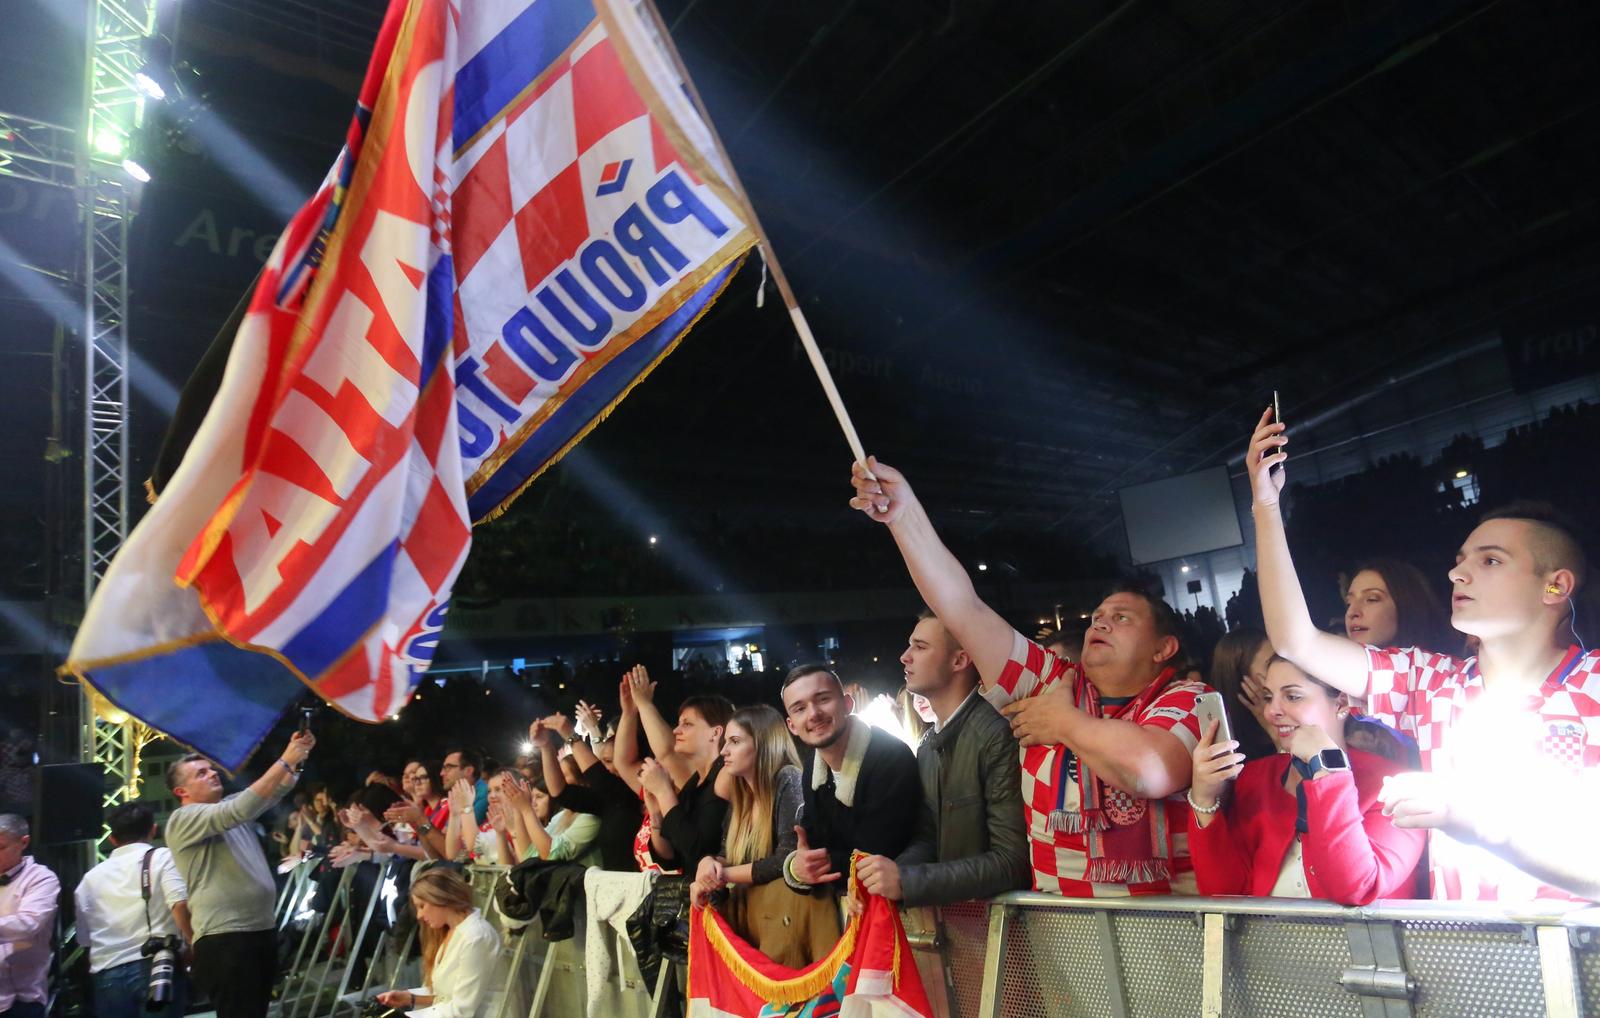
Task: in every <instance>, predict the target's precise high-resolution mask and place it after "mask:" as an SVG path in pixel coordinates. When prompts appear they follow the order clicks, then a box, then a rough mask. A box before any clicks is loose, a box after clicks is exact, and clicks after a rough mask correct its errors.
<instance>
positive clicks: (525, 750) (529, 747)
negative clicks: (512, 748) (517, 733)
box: [517, 742, 533, 756]
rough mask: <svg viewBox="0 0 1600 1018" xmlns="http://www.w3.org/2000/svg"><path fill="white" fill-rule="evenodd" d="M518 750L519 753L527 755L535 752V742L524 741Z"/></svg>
mask: <svg viewBox="0 0 1600 1018" xmlns="http://www.w3.org/2000/svg"><path fill="white" fill-rule="evenodd" d="M517 751H518V752H519V753H521V754H522V755H523V756H527V755H528V754H530V753H532V752H533V743H531V742H524V743H522V745H521V746H519V747H518V749H517Z"/></svg>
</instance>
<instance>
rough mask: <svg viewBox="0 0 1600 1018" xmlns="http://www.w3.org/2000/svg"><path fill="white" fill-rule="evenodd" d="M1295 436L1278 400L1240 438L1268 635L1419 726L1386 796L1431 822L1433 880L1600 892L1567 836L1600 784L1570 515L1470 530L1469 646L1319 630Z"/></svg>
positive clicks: (1451, 886)
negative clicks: (1414, 758) (1307, 574)
mask: <svg viewBox="0 0 1600 1018" xmlns="http://www.w3.org/2000/svg"><path fill="white" fill-rule="evenodd" d="M1287 442H1288V438H1287V437H1286V436H1285V435H1284V428H1283V425H1281V424H1279V423H1277V422H1275V421H1273V420H1272V411H1271V410H1270V409H1268V410H1267V411H1265V412H1264V413H1263V414H1262V415H1261V419H1260V421H1259V422H1258V423H1257V425H1256V431H1255V434H1254V435H1253V436H1252V437H1251V441H1250V447H1249V449H1248V450H1247V452H1246V462H1245V465H1246V469H1247V471H1248V473H1249V475H1250V484H1251V488H1252V493H1253V496H1254V509H1253V514H1254V516H1255V524H1256V559H1257V569H1258V570H1259V579H1260V587H1261V604H1262V610H1263V612H1264V614H1265V615H1266V623H1267V635H1268V637H1269V638H1270V639H1271V640H1272V646H1273V648H1274V649H1275V650H1276V651H1277V652H1278V654H1279V655H1281V656H1282V657H1284V658H1286V659H1288V660H1290V661H1293V662H1294V663H1295V664H1297V665H1299V666H1300V667H1302V668H1304V669H1306V670H1307V671H1308V672H1310V673H1312V674H1314V675H1316V677H1317V678H1319V679H1321V680H1323V681H1324V682H1326V683H1328V684H1329V685H1330V686H1334V687H1336V688H1338V689H1339V690H1341V691H1343V692H1345V693H1348V694H1350V695H1351V696H1358V697H1364V698H1365V699H1366V703H1367V711H1368V713H1369V715H1370V716H1372V717H1374V718H1376V719H1377V720H1379V721H1382V722H1384V723H1385V724H1388V725H1391V726H1393V727H1395V728H1398V729H1399V730H1401V731H1403V732H1405V733H1406V734H1407V735H1410V736H1412V737H1413V738H1415V739H1416V741H1417V748H1418V750H1419V751H1420V754H1421V758H1422V770H1421V771H1417V772H1412V773H1409V774H1400V775H1396V776H1394V777H1391V778H1389V779H1386V781H1385V787H1384V791H1383V793H1382V796H1381V799H1382V801H1383V802H1384V808H1385V812H1387V813H1389V814H1390V815H1391V816H1392V817H1393V818H1394V822H1395V825H1396V826H1397V827H1424V828H1430V829H1432V830H1433V834H1432V835H1431V836H1430V839H1429V845H1428V861H1429V876H1430V879H1431V884H1432V891H1433V896H1434V897H1435V898H1448V899H1458V898H1459V899H1478V900H1506V901H1526V900H1529V899H1536V898H1553V899H1572V898H1579V897H1593V896H1596V895H1597V894H1600V880H1596V879H1595V876H1594V865H1593V862H1592V861H1591V859H1590V858H1589V853H1588V852H1587V851H1581V850H1580V851H1574V842H1573V841H1572V840H1571V839H1570V838H1566V837H1561V836H1559V834H1561V833H1570V831H1571V828H1570V826H1569V825H1561V824H1560V819H1558V818H1566V817H1569V816H1582V815H1583V813H1584V809H1583V807H1585V806H1587V804H1588V802H1590V801H1592V800H1593V799H1594V797H1595V795H1596V793H1597V792H1600V650H1585V649H1584V647H1583V640H1582V637H1581V636H1580V635H1579V632H1578V613H1577V600H1576V599H1577V597H1578V595H1579V593H1580V592H1581V591H1582V590H1583V589H1584V586H1585V581H1586V580H1587V577H1588V567H1589V563H1588V557H1587V556H1586V555H1585V554H1584V549H1583V545H1582V543H1581V542H1580V541H1579V540H1578V537H1577V533H1576V529H1575V526H1574V525H1573V524H1572V523H1570V522H1569V521H1567V520H1565V519H1564V518H1563V517H1562V516H1561V515H1560V514H1559V513H1557V512H1555V510H1554V509H1553V508H1552V507H1550V506H1549V505H1546V504H1544V503H1537V502H1517V503H1513V504H1511V505H1509V506H1506V507H1504V508H1502V509H1500V510H1498V511H1495V512H1491V513H1488V514H1487V515H1485V516H1484V517H1483V519H1482V521H1481V522H1480V523H1479V524H1478V526H1477V527H1476V528H1474V529H1473V531H1472V533H1470V534H1468V535H1467V539H1466V540H1465V541H1464V542H1462V545H1461V548H1460V550H1459V551H1457V553H1456V564H1455V566H1454V567H1453V568H1452V569H1451V570H1450V573H1449V577H1450V585H1451V591H1452V597H1451V604H1450V624H1451V625H1452V626H1454V627H1455V628H1456V629H1457V630H1459V631H1461V632H1462V633H1465V634H1467V635H1469V636H1473V637H1476V638H1477V641H1478V653H1477V655H1476V656H1475V657H1466V658H1457V657H1452V656H1448V655H1445V654H1436V653H1433V652H1431V651H1429V650H1425V649H1421V648H1417V647H1405V648H1392V647H1391V648H1378V647H1363V646H1362V645H1361V644H1358V643H1356V642H1354V641H1352V640H1349V639H1346V638H1345V637H1343V636H1336V635H1334V634H1332V633H1326V632H1323V631H1321V630H1319V629H1318V628H1317V627H1316V625H1315V624H1314V623H1313V622H1312V621H1311V614H1310V612H1309V610H1308V609H1307V608H1306V601H1305V595H1304V594H1303V593H1302V592H1301V590H1300V580H1299V578H1298V577H1297V576H1296V575H1295V569H1294V561H1293V559H1292V558H1291V557H1290V555H1289V543H1288V538H1287V536H1286V534H1285V531H1284V524H1283V516H1282V513H1281V511H1280V509H1279V506H1278V498H1279V495H1280V493H1281V491H1282V489H1283V485H1284V479H1285V472H1284V470H1283V469H1281V465H1282V464H1283V462H1284V461H1285V460H1286V459H1287V458H1288V454H1287V453H1286V452H1285V451H1284V446H1285V444H1286V443H1287ZM1275 468H1278V469H1275ZM1591 638H1592V637H1591ZM1552 820H1555V821H1556V825H1558V826H1563V827H1567V830H1566V831H1561V832H1558V831H1553V830H1552V829H1551V828H1552V822H1551V821H1552ZM1553 835H1554V836H1553ZM1586 847H1591V846H1586ZM1578 892H1581V894H1580V893H1578Z"/></svg>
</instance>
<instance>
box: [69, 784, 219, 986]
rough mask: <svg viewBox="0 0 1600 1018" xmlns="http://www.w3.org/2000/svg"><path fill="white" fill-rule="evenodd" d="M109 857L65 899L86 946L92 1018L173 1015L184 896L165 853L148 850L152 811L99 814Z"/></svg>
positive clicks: (182, 978) (187, 931) (125, 808)
mask: <svg viewBox="0 0 1600 1018" xmlns="http://www.w3.org/2000/svg"><path fill="white" fill-rule="evenodd" d="M106 826H107V827H108V828H110V830H111V844H112V846H113V848H112V852H111V855H110V856H109V857H107V858H106V860H105V861H104V862H102V863H100V865H98V866H96V867H95V868H94V869H92V870H90V871H89V872H88V873H85V874H84V875H83V880H82V881H80V882H79V884H78V889H77V891H76V892H75V893H74V894H73V900H74V902H75V903H76V905H77V912H78V919H77V923H78V943H79V944H81V945H82V946H84V947H86V948H88V951H89V972H90V974H91V975H92V976H93V978H94V1013H95V1015H97V1016H98V1018H136V1016H137V1015H139V1014H140V1012H141V1011H148V1012H149V1013H150V1014H153V1015H181V1014H183V1005H184V1000H185V999H186V998H187V996H188V993H187V990H188V977H187V976H186V975H184V973H183V969H182V966H180V965H179V964H178V955H179V953H180V952H181V951H183V950H184V945H185V944H187V943H188V942H189V941H190V940H191V939H192V938H193V937H194V931H193V930H192V929H191V928H190V925H189V892H188V890H187V889H186V888H185V887H184V885H183V877H181V876H180V875H179V874H178V866H177V864H176V863H175V862H173V861H172V852H171V851H169V850H168V849H165V848H155V847H152V846H151V844H150V842H151V841H152V840H153V839H154V838H155V836H156V820H155V814H153V813H152V812H150V807H148V806H145V805H143V804H141V803H137V802H129V803H124V804H122V805H121V806H118V807H117V808H116V809H114V810H112V811H111V812H110V813H108V814H107V815H106Z"/></svg>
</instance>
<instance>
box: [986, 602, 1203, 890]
mask: <svg viewBox="0 0 1600 1018" xmlns="http://www.w3.org/2000/svg"><path fill="white" fill-rule="evenodd" d="M1087 681H1089V680H1088V678H1087V677H1086V676H1085V675H1084V674H1083V670H1082V669H1081V668H1080V667H1078V666H1077V665H1074V664H1070V663H1068V662H1066V661H1063V660H1061V659H1060V658H1058V657H1056V656H1055V655H1054V654H1051V653H1050V652H1049V651H1047V650H1045V649H1044V648H1043V647H1041V646H1040V645H1039V644H1037V643H1035V642H1033V641H1032V640H1029V639H1027V638H1026V637H1024V636H1023V635H1022V634H1021V633H1017V634H1016V635H1015V637H1014V640H1013V643H1012V651H1011V659H1010V661H1008V662H1007V663H1006V666H1005V668H1004V669H1003V670H1002V671H1001V673H1000V677H999V679H998V680H997V681H996V685H997V686H998V687H999V689H1000V690H1001V691H1003V693H1004V696H1003V697H999V696H996V697H991V702H993V701H994V700H996V699H999V700H1000V701H1001V702H1012V701H1015V700H1020V699H1024V698H1026V697H1029V696H1037V695H1039V694H1040V693H1042V692H1044V691H1045V690H1047V689H1050V688H1051V687H1053V686H1055V685H1056V684H1058V683H1070V684H1071V689H1072V691H1073V693H1074V695H1076V694H1077V693H1078V691H1079V690H1080V689H1081V688H1082V687H1081V686H1080V685H1079V684H1080V683H1083V682H1087ZM1205 690H1206V687H1205V686H1204V685H1201V684H1199V683H1188V682H1185V683H1175V684H1174V685H1172V686H1171V687H1170V688H1168V689H1167V690H1166V691H1165V692H1163V693H1162V694H1161V695H1160V696H1158V697H1156V698H1155V699H1154V700H1152V701H1151V702H1150V703H1149V704H1148V705H1147V706H1146V707H1145V709H1144V710H1143V711H1142V712H1141V713H1140V714H1139V716H1138V717H1136V718H1129V719H1128V720H1130V721H1133V722H1134V723H1135V724H1139V725H1144V726H1147V727H1151V728H1159V729H1161V730H1162V731H1168V732H1171V733H1172V734H1173V735H1175V736H1177V737H1178V740H1179V741H1180V742H1182V743H1183V745H1184V748H1185V749H1189V750H1193V749H1194V747H1195V745H1196V744H1197V743H1198V742H1199V741H1200V720H1199V718H1198V717H1197V716H1196V715H1195V712H1194V708H1195V699H1196V698H1197V697H1198V696H1199V695H1200V694H1201V693H1203V692H1205ZM1113 716H1114V715H1113ZM1065 749H1066V747H1064V746H1030V747H1027V748H1024V749H1021V750H1019V752H1020V754H1021V761H1022V802H1023V808H1024V810H1025V811H1026V814H1027V823H1028V842H1029V845H1028V854H1029V861H1030V864H1031V865H1032V867H1033V886H1034V889H1035V890H1039V891H1047V892H1050V893H1053V894H1062V895H1066V896H1068V897H1074V898H1115V897H1127V896H1128V895H1135V894H1173V893H1177V894H1193V893H1196V888H1195V883H1194V865H1193V863H1192V862H1191V861H1190V858H1189V845H1188V835H1187V833H1186V832H1187V830H1188V826H1189V805H1188V803H1187V801H1185V799H1184V797H1183V796H1182V795H1181V794H1179V795H1176V796H1173V797H1172V798H1170V799H1168V800H1167V803H1166V813H1167V830H1168V837H1169V849H1170V858H1171V868H1172V879H1171V880H1170V881H1167V880H1162V881H1154V882H1149V883H1091V882H1090V881H1088V880H1086V879H1084V874H1085V873H1086V872H1087V870H1088V865H1089V846H1088V835H1087V834H1083V833H1077V834H1073V833H1068V832H1066V831H1052V830H1051V829H1050V813H1051V811H1053V810H1054V809H1055V808H1056V802H1057V791H1058V790H1057V787H1056V781H1055V777H1056V771H1057V760H1058V757H1059V754H1060V753H1062V752H1064V751H1065ZM1108 791H1114V790H1111V789H1108ZM1064 801H1065V804H1066V806H1067V808H1069V809H1070V808H1072V807H1073V806H1074V805H1076V804H1077V801H1078V791H1077V788H1076V786H1075V784H1074V785H1072V786H1069V787H1068V788H1067V789H1066V799H1065V800H1064ZM1107 805H1108V806H1110V805H1111V804H1110V803H1108V804H1107Z"/></svg>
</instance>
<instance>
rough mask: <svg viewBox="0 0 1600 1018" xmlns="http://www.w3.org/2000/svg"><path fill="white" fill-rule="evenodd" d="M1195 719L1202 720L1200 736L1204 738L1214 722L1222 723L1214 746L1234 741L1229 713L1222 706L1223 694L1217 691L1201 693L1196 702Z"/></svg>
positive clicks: (1218, 728) (1218, 727)
mask: <svg viewBox="0 0 1600 1018" xmlns="http://www.w3.org/2000/svg"><path fill="white" fill-rule="evenodd" d="M1194 713H1195V717H1197V718H1199V719H1200V734H1201V735H1202V736H1204V735H1205V734H1206V729H1208V728H1210V727H1211V722H1212V721H1214V720H1215V721H1221V722H1222V723H1221V724H1220V725H1218V726H1217V737H1216V740H1215V741H1214V743H1213V745H1216V744H1220V743H1224V742H1231V741H1233V729H1232V728H1230V727H1229V726H1228V712H1227V710H1226V709H1225V708H1224V707H1223V705H1222V694H1221V693H1218V692H1217V691H1215V690H1212V691H1211V692H1209V693H1201V694H1200V695H1199V696H1197V697H1195V700H1194Z"/></svg>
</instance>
